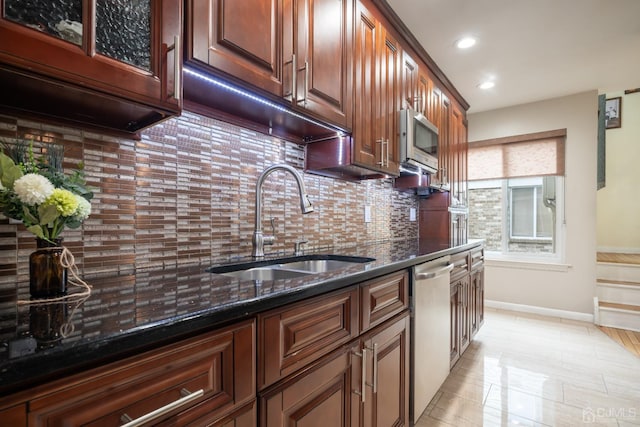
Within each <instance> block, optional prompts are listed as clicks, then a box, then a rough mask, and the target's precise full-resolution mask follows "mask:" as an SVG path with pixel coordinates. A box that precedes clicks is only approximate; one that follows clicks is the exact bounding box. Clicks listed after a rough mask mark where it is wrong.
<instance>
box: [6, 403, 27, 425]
mask: <svg viewBox="0 0 640 427" xmlns="http://www.w3.org/2000/svg"><path fill="white" fill-rule="evenodd" d="M26 406H27V405H26V404H24V403H23V404H21V405H16V406H12V407H10V408H5V409H0V425H2V426H8V427H19V426H26V425H27V408H26Z"/></svg>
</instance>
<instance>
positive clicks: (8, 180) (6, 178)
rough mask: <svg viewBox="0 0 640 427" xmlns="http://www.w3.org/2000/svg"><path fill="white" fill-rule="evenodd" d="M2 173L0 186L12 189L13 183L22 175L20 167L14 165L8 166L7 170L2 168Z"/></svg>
mask: <svg viewBox="0 0 640 427" xmlns="http://www.w3.org/2000/svg"><path fill="white" fill-rule="evenodd" d="M2 171H3V173H2V185H3V186H4V187H5V188H13V183H14V182H16V180H17V179H18V178H21V177H22V175H23V173H22V169H21V168H20V166H16V165H13V166H9V168H7V169H4V168H3V169H2Z"/></svg>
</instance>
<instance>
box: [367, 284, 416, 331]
mask: <svg viewBox="0 0 640 427" xmlns="http://www.w3.org/2000/svg"><path fill="white" fill-rule="evenodd" d="M360 289H361V296H362V299H361V306H362V310H361V313H362V326H361V330H362V331H366V330H369V329H371V328H373V327H374V326H377V325H379V324H381V323H382V322H384V321H385V320H387V319H390V318H392V317H393V316H395V315H396V314H398V313H400V312H401V311H402V310H405V309H406V308H407V307H408V306H409V303H408V301H409V275H408V273H407V272H406V271H401V272H399V273H394V274H390V275H388V276H384V277H382V278H379V279H375V280H372V281H369V282H364V283H362V284H361V285H360Z"/></svg>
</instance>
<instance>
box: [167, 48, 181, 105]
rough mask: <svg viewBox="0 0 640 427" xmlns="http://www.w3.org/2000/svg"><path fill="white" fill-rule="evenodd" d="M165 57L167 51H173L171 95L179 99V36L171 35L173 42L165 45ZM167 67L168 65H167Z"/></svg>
mask: <svg viewBox="0 0 640 427" xmlns="http://www.w3.org/2000/svg"><path fill="white" fill-rule="evenodd" d="M165 49H166V53H165V58H166V56H167V55H168V53H169V52H171V51H173V97H174V98H175V99H178V100H179V99H180V87H181V84H180V80H181V79H180V77H181V74H180V36H173V44H172V45H171V46H167V47H166V48H165ZM167 68H168V66H167Z"/></svg>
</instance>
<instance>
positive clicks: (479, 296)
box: [469, 268, 484, 338]
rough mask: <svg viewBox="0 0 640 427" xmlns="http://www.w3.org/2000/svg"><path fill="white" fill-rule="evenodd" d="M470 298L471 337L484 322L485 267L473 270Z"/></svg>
mask: <svg viewBox="0 0 640 427" xmlns="http://www.w3.org/2000/svg"><path fill="white" fill-rule="evenodd" d="M469 298H470V306H471V313H472V316H471V317H470V318H469V322H470V334H471V338H473V337H474V335H475V334H476V333H477V332H478V331H479V330H480V327H481V326H482V324H483V323H484V268H480V269H478V270H476V271H472V272H471V284H470V287H469Z"/></svg>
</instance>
